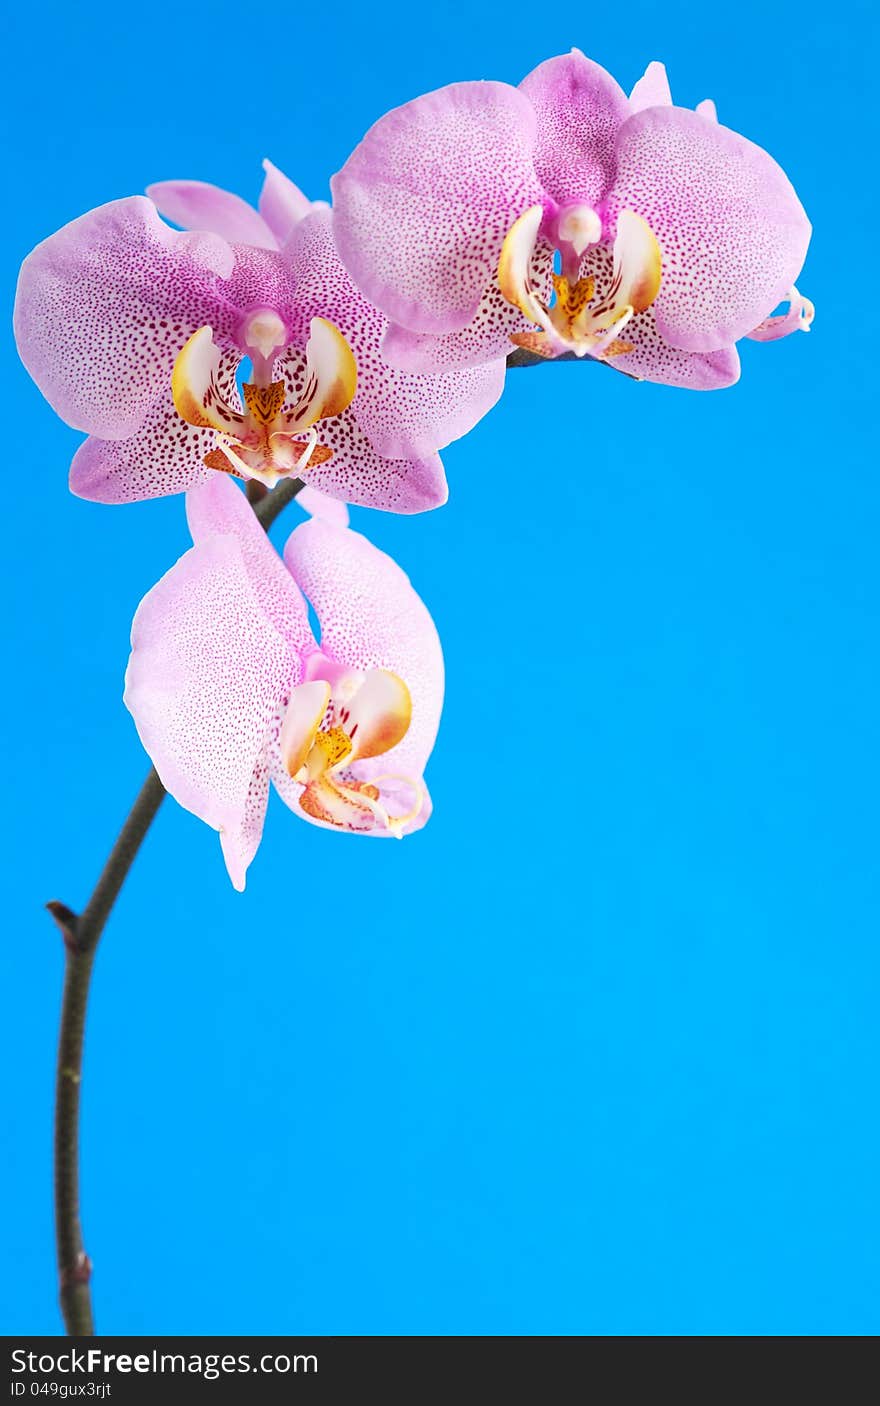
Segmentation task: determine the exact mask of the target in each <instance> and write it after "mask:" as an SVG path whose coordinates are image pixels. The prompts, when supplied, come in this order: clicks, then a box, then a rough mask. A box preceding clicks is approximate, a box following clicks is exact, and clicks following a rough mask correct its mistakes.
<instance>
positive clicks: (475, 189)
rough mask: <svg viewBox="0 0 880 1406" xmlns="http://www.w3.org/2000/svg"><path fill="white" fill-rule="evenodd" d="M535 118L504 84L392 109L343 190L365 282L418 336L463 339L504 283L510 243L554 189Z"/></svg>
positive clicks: (350, 237) (340, 232) (358, 277)
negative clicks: (542, 161) (500, 270)
mask: <svg viewBox="0 0 880 1406" xmlns="http://www.w3.org/2000/svg"><path fill="white" fill-rule="evenodd" d="M534 142H535V114H534V111H533V109H532V106H531V104H530V103H529V102H528V100H527V99H526V98H525V97H524V96H523V94H522V93H520V92H517V90H516V89H515V88H510V87H508V86H507V84H504V83H490V82H487V83H455V84H452V86H450V87H448V88H441V89H439V90H438V91H437V92H434V93H428V94H427V95H426V96H424V97H421V98H416V99H415V101H414V102H410V103H406V104H405V106H403V107H399V108H395V109H394V111H393V112H389V113H387V114H386V115H385V116H384V117H382V118H380V120H379V121H378V122H377V123H376V124H375V126H373V127H372V128H371V129H370V131H369V132H368V133H367V135H366V137H365V138H364V140H363V141H362V142H361V144H360V146H358V147H357V148H356V149H355V151H354V152H353V154H352V155H351V156H350V157H349V159H348V161H347V162H346V164H345V165H344V166H343V168H342V170H341V171H340V172H339V173H338V174H337V175H336V176H334V177H333V180H332V181H331V187H332V190H333V201H334V211H335V229H336V240H337V244H338V246H339V252H340V254H341V255H342V259H343V262H344V263H345V265H346V267H347V268H348V271H349V273H350V274H351V275H352V277H353V279H354V281H355V282H356V283H357V284H358V286H359V287H360V288H361V289H363V291H364V293H365V294H366V295H367V297H368V298H369V299H370V301H371V302H372V303H374V304H375V305H376V306H377V307H379V308H381V310H382V311H383V312H384V313H385V314H386V315H387V316H388V317H389V318H391V319H392V321H394V322H397V323H399V324H400V325H401V326H403V327H407V328H409V329H410V330H411V331H415V332H435V333H438V332H453V331H456V330H457V329H459V328H461V327H464V326H465V324H466V323H467V322H469V321H470V319H471V318H472V317H473V315H474V313H475V312H476V310H477V307H478V306H479V303H480V299H481V298H482V296H483V291H484V289H485V288H486V286H487V284H488V283H489V282H490V281H491V280H492V279H493V278H494V277H495V273H496V270H497V267H498V258H499V255H500V252H501V245H502V243H503V240H504V237H505V235H506V234H507V231H508V230H509V229H510V226H511V225H512V224H513V222H514V220H515V219H517V217H518V216H519V215H521V214H522V213H523V211H524V210H527V209H528V208H529V206H530V205H534V204H536V203H538V202H540V201H541V199H542V195H543V192H542V190H541V187H540V184H539V182H538V180H537V179H536V176H535V172H534V167H533V164H532V151H533V146H534Z"/></svg>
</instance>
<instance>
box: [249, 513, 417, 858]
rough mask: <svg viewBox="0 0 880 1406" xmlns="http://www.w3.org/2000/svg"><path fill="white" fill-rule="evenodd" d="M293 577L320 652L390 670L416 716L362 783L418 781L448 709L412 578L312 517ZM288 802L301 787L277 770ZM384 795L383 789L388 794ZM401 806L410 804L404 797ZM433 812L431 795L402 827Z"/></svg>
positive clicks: (358, 540)
mask: <svg viewBox="0 0 880 1406" xmlns="http://www.w3.org/2000/svg"><path fill="white" fill-rule="evenodd" d="M284 559H285V561H286V563H287V565H288V567H289V569H290V572H291V574H292V575H293V577H294V579H295V580H296V582H297V584H298V585H299V586H300V588H301V590H303V591H304V592H305V594H306V595H307V596H308V598H309V600H310V601H311V602H312V605H313V606H314V608H315V611H316V613H317V616H318V620H319V621H320V625H321V649H322V652H323V653H325V654H327V655H328V656H329V657H330V658H331V659H333V660H335V661H336V662H337V663H339V664H341V665H343V666H344V667H345V668H347V669H351V670H353V671H357V672H361V671H366V670H368V669H390V670H391V671H392V672H393V673H395V674H398V675H399V676H400V677H401V678H402V679H404V680H405V682H406V684H407V686H408V688H409V691H410V694H411V697H412V721H411V723H410V726H409V728H408V730H407V732H406V735H405V736H404V737H403V738H402V740H401V741H400V742H398V743H397V745H396V746H395V747H392V748H391V750H390V751H388V752H386V753H384V754H383V755H381V756H378V757H369V758H363V759H362V760H360V761H358V762H356V763H355V764H354V767H353V771H354V772H355V774H356V776H357V777H358V779H359V780H362V781H372V780H377V779H378V778H379V777H384V776H387V775H392V776H402V777H409V778H411V779H412V780H413V781H416V782H419V781H420V780H421V776H422V772H423V771H424V768H425V765H426V763H427V761H428V757H429V756H430V754H431V749H432V748H433V746H434V741H435V739H436V736H437V729H438V727H439V723H440V713H441V711H442V707H443V654H442V650H441V648H440V640H439V638H438V636H437V631H436V629H435V627H434V622H433V621H432V619H431V616H430V614H429V613H428V610H427V608H426V607H425V605H424V604H423V603H422V601H421V600H420V599H419V597H418V596H417V595H416V592H415V591H414V590H413V588H412V586H411V585H410V582H409V579H408V577H407V576H406V575H405V573H404V572H403V571H402V570H401V569H400V567H399V566H398V565H397V563H396V562H394V561H392V559H391V557H389V556H386V555H385V553H384V552H380V551H379V549H378V548H377V547H374V546H373V545H372V543H371V542H368V541H367V539H366V538H365V537H362V536H360V534H359V533H356V532H351V531H350V530H344V529H341V528H338V527H334V526H332V525H331V524H330V523H327V522H321V521H318V520H317V519H313V520H312V521H311V522H307V523H303V524H302V526H301V527H298V528H296V530H295V531H294V532H293V534H292V535H291V537H290V539H289V540H288V543H287V546H286V547H285V551H284ZM273 777H274V779H275V781H276V785H278V789H279V791H280V793H281V794H282V796H283V797H284V799H285V800H287V802H288V804H291V801H293V802H295V800H296V795H297V790H298V788H295V787H293V789H291V785H290V784H285V781H286V780H287V781H288V782H289V778H285V776H284V775H283V770H282V775H281V776H280V777H279V775H278V768H277V767H276V768H274V769H273ZM383 797H384V791H383ZM403 807H404V809H405V808H406V802H405V801H404V802H403ZM429 814H430V801H429V800H428V797H427V793H426V795H425V801H424V803H423V805H422V807H421V810H420V812H419V814H418V815H417V816H416V817H415V819H414V820H412V821H410V822H409V824H408V825H407V826H406V827H405V829H406V831H407V832H409V831H412V830H416V829H418V828H420V827H421V826H422V825H423V824H424V823H425V820H426V819H427V818H428V815H429Z"/></svg>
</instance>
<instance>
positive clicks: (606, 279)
mask: <svg viewBox="0 0 880 1406" xmlns="http://www.w3.org/2000/svg"><path fill="white" fill-rule="evenodd" d="M613 267H614V256H613V253H612V249H611V247H610V245H608V244H597V245H594V246H593V247H592V248H590V249H588V250H586V252H585V253H584V255H583V258H582V259H581V264H580V276H581V278H593V279H595V282H596V287H597V288H598V289H603V288H607V287H608V286H609V285H610V283H611V279H612V275H613ZM620 341H621V342H623V343H626V344H630V343H631V344H632V351H630V352H624V353H623V354H622V355H619V356H610V357H608V361H607V364H608V365H609V366H612V367H613V368H614V370H615V371H623V372H625V373H626V375H628V376H634V377H636V378H637V379H638V380H644V381H656V382H658V383H659V384H661V385H666V386H682V387H684V388H686V389H688V390H695V391H715V390H721V389H723V388H724V387H725V386H732V385H734V384H735V382H736V381H738V380H739V369H740V368H739V355H738V353H737V350H736V347H733V346H731V347H722V348H721V349H720V350H718V351H713V352H688V351H680V350H678V349H677V348H676V347H671V346H670V345H669V343H668V342H667V341H665V340H664V338H663V337H661V335H660V333H659V332H658V330H657V322H656V319H655V317H654V309H653V307H648V308H646V309H645V311H644V312H640V313H637V314H636V316H635V317H633V318H632V319H631V320H630V321H629V322H628V323H627V324H626V326H625V327H624V329H623V331H622V332H621V334H620Z"/></svg>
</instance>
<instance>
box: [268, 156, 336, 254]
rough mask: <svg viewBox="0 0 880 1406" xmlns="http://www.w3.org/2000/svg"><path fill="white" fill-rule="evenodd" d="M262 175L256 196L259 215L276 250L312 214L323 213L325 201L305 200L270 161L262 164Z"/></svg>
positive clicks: (307, 198) (288, 179)
mask: <svg viewBox="0 0 880 1406" xmlns="http://www.w3.org/2000/svg"><path fill="white" fill-rule="evenodd" d="M263 170H264V171H265V173H266V177H265V180H264V181H263V189H262V191H261V192H260V214H261V215H262V217H263V219H264V220H265V221H266V224H267V225H268V226H269V228H270V230H271V231H272V233H273V235H274V236H275V239H276V240H277V242H278V245H279V247H280V246H281V245H282V244H286V243H287V240H288V239H289V238H290V235H291V231H292V230H293V228H294V226H295V225H298V224H299V222H300V220H304V219H305V217H306V215H310V214H311V212H312V211H313V210H326V209H328V205H327V202H326V200H309V197H308V196H307V195H303V193H302V191H301V190H300V188H299V186H295V185H294V184H293V181H292V180H290V178H289V177H288V176H285V174H284V172H283V171H279V169H278V167H277V166H273V165H272V162H271V161H264V162H263Z"/></svg>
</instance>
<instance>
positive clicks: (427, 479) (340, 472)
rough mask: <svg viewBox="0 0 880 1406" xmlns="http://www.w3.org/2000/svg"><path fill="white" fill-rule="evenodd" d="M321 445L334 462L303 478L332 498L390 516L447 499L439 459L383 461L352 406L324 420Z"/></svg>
mask: <svg viewBox="0 0 880 1406" xmlns="http://www.w3.org/2000/svg"><path fill="white" fill-rule="evenodd" d="M291 359H292V358H289V359H288V365H289V364H290V360H291ZM320 440H321V443H322V444H325V445H326V446H327V447H328V448H329V449H332V450H333V455H332V458H330V459H328V460H327V461H326V462H325V463H323V464H318V465H317V466H316V467H315V468H307V469H306V470H305V473H304V477H305V478H306V480H307V482H308V483H309V484H310V485H311V486H312V487H313V488H317V489H318V491H319V492H320V493H326V494H327V496H328V497H329V498H340V499H341V500H342V501H343V502H344V503H354V504H356V505H357V506H358V507H361V508H381V509H382V510H383V511H384V512H386V513H424V512H427V511H428V510H429V509H431V508H439V507H442V506H443V504H444V503H445V502H446V500H447V498H448V497H449V490H448V488H447V485H446V474H445V473H444V471H443V464H442V462H441V460H440V456H439V454H426V455H424V456H423V457H413V458H408V459H385V458H383V457H382V455H381V454H377V452H376V450H375V449H374V448H373V446H372V444H371V443H370V441H369V440H368V439H367V436H366V435H365V434H364V432H363V430H362V429H361V428H360V426H359V425H358V422H357V420H356V419H355V417H354V413H353V411H352V408H351V406H349V408H348V410H343V412H342V414H341V415H336V416H335V417H334V418H333V419H332V420H322V421H321V425H320Z"/></svg>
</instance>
